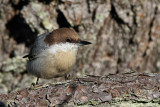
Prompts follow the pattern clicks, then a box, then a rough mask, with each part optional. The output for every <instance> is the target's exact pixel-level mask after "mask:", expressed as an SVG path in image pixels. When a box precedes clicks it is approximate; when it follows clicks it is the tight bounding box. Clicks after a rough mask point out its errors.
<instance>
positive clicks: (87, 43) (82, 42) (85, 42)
mask: <svg viewBox="0 0 160 107" xmlns="http://www.w3.org/2000/svg"><path fill="white" fill-rule="evenodd" d="M79 44H80V45H81V46H82V45H89V44H92V43H91V42H88V41H82V40H81V41H80V42H79Z"/></svg>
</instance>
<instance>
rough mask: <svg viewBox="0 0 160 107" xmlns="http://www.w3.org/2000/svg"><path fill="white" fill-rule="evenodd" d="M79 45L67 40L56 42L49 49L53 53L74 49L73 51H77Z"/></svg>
mask: <svg viewBox="0 0 160 107" xmlns="http://www.w3.org/2000/svg"><path fill="white" fill-rule="evenodd" d="M78 47H79V46H78V44H76V43H69V42H66V43H59V44H54V45H52V46H50V47H49V48H48V49H47V50H48V52H49V53H51V54H55V53H56V52H58V51H64V52H67V51H73V52H77V50H78Z"/></svg>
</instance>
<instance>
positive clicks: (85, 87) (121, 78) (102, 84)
mask: <svg viewBox="0 0 160 107" xmlns="http://www.w3.org/2000/svg"><path fill="white" fill-rule="evenodd" d="M159 89H160V74H146V73H134V72H126V73H121V74H116V75H108V76H106V77H102V76H86V77H84V78H77V79H74V80H71V81H70V82H66V83H59V84H50V85H48V86H46V87H41V88H39V89H34V90H29V89H22V90H19V91H16V92H11V93H9V94H8V95H6V94H3V95H0V101H1V105H3V104H4V105H6V106H9V107H15V106H23V107H24V106H55V105H57V106H71V105H72V106H75V105H88V106H95V105H96V106H98V105H108V106H116V107H117V106H122V105H127V104H130V105H132V106H133V105H137V106H138V105H139V106H140V105H142V106H145V107H146V106H154V107H155V106H159V99H160V92H159Z"/></svg>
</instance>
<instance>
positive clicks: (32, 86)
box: [29, 83, 49, 90]
mask: <svg viewBox="0 0 160 107" xmlns="http://www.w3.org/2000/svg"><path fill="white" fill-rule="evenodd" d="M47 86H49V85H48V84H35V83H32V84H31V87H30V88H29V89H30V90H36V89H40V88H44V87H47Z"/></svg>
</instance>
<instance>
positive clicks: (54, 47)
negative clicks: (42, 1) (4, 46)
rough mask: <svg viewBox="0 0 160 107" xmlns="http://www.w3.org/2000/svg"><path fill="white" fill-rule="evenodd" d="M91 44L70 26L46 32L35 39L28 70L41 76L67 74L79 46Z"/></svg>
mask: <svg viewBox="0 0 160 107" xmlns="http://www.w3.org/2000/svg"><path fill="white" fill-rule="evenodd" d="M88 44H91V43H90V42H87V41H83V40H81V39H80V37H79V35H78V34H77V33H76V32H75V31H74V30H73V29H70V28H60V29H56V30H53V31H52V32H50V33H44V34H42V35H40V36H38V38H37V39H36V40H35V42H34V44H33V47H32V48H31V50H30V53H29V55H26V56H24V57H28V58H29V61H28V63H27V71H28V72H29V73H30V74H33V75H35V76H36V77H37V82H36V84H38V79H39V78H44V79H51V78H56V77H61V76H64V75H66V74H67V73H68V72H69V71H70V69H71V68H72V66H73V65H74V64H75V61H76V55H77V50H78V47H79V46H83V45H88Z"/></svg>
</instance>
